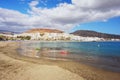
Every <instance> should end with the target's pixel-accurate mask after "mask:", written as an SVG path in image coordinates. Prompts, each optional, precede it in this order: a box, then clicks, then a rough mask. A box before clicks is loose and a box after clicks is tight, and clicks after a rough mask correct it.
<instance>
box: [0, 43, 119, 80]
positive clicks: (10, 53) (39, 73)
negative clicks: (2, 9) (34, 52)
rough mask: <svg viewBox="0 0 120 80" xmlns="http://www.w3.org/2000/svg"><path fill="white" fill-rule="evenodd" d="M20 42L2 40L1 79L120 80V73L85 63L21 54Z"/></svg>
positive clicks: (0, 45)
mask: <svg viewBox="0 0 120 80" xmlns="http://www.w3.org/2000/svg"><path fill="white" fill-rule="evenodd" d="M18 47H19V42H0V80H120V73H118V72H111V71H107V70H103V69H98V68H95V67H92V66H88V65H85V64H83V63H78V62H73V61H59V60H57V61H56V60H48V59H41V58H40V59H37V58H30V57H25V56H21V55H19V54H18V52H17V48H18Z"/></svg>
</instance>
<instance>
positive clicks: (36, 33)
mask: <svg viewBox="0 0 120 80" xmlns="http://www.w3.org/2000/svg"><path fill="white" fill-rule="evenodd" d="M44 30H46V31H44ZM0 40H40V41H119V40H120V39H105V38H99V37H83V36H78V35H74V34H69V33H65V32H62V31H57V30H56V31H52V29H51V30H49V31H48V30H47V29H42V30H33V31H28V32H24V33H20V34H0Z"/></svg>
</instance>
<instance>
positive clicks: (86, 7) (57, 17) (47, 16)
mask: <svg viewBox="0 0 120 80" xmlns="http://www.w3.org/2000/svg"><path fill="white" fill-rule="evenodd" d="M38 4H39V1H38V0H34V1H32V2H31V3H29V6H30V8H31V9H30V10H29V11H28V12H29V14H23V13H20V12H18V11H15V10H8V9H4V8H0V28H2V27H7V26H9V27H11V28H15V30H16V29H17V28H18V29H21V30H22V29H29V28H56V29H61V30H65V31H67V30H69V29H72V28H73V27H75V26H76V25H79V24H81V23H86V22H92V21H106V20H107V19H109V18H112V17H116V16H120V0H104V1H101V0H72V4H67V3H61V4H59V5H58V6H57V7H55V8H51V9H48V8H41V7H37V5H38Z"/></svg>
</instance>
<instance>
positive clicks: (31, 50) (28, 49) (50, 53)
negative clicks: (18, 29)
mask: <svg viewBox="0 0 120 80" xmlns="http://www.w3.org/2000/svg"><path fill="white" fill-rule="evenodd" d="M20 46H21V49H22V52H21V54H22V55H25V56H29V57H36V58H41V57H45V58H48V59H54V60H68V61H69V60H70V61H71V60H72V61H76V62H81V63H84V64H87V65H91V66H94V67H98V68H102V69H106V70H111V71H115V72H120V42H38V41H37V42H34V41H33V42H22V43H21V45H20Z"/></svg>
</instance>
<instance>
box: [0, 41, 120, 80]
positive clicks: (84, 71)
mask: <svg viewBox="0 0 120 80" xmlns="http://www.w3.org/2000/svg"><path fill="white" fill-rule="evenodd" d="M0 44H3V46H2V47H1V46H0V47H1V49H0V50H1V52H3V54H4V55H6V56H8V57H10V58H12V59H14V60H18V61H22V62H25V63H26V62H27V63H29V64H31V63H32V64H36V65H50V66H58V67H60V68H62V69H65V70H68V71H70V72H71V73H74V74H77V75H79V76H81V77H82V78H84V79H86V80H119V79H120V76H119V75H120V73H117V72H110V71H107V70H103V69H99V68H95V67H92V66H88V65H85V64H82V63H78V62H73V61H59V60H58V61H55V60H47V59H36V58H30V57H25V56H20V55H19V54H17V48H18V45H19V43H18V42H6V43H5V42H4V43H3V42H0ZM4 44H6V45H4ZM6 80H7V79H6ZM81 80H82V79H81Z"/></svg>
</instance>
